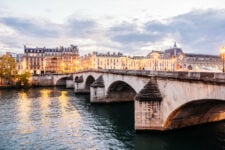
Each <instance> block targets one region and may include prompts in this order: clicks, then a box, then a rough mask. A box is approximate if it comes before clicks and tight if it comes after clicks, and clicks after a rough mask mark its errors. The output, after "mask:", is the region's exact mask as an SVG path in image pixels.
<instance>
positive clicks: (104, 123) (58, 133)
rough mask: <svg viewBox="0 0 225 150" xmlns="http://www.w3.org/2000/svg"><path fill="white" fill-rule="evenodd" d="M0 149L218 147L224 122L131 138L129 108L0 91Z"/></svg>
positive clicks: (47, 92)
mask: <svg viewBox="0 0 225 150" xmlns="http://www.w3.org/2000/svg"><path fill="white" fill-rule="evenodd" d="M0 93H1V97H0V149H156V150H180V149H182V150H186V149H192V150H199V149H204V150H207V149H208V150H210V149H223V148H224V147H223V146H224V145H225V141H224V139H225V130H224V129H225V122H221V123H216V124H213V125H209V126H203V127H196V128H191V129H186V130H178V131H175V132H169V133H163V134H156V133H153V134H152V133H147V134H135V132H134V127H133V125H134V104H133V103H120V104H108V105H91V104H90V101H89V100H90V99H89V97H88V96H85V95H80V96H79V95H78V96H77V95H76V96H75V95H74V93H73V91H72V90H71V91H70V90H67V89H63V88H40V89H38V88H37V89H30V90H28V91H16V90H12V91H0Z"/></svg>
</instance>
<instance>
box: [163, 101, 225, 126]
mask: <svg viewBox="0 0 225 150" xmlns="http://www.w3.org/2000/svg"><path fill="white" fill-rule="evenodd" d="M224 119H225V101H224V100H219V99H216V100H215V99H202V100H194V101H190V102H187V103H185V104H183V105H181V106H180V107H178V108H177V109H175V110H174V111H172V112H171V113H170V115H169V117H168V118H167V120H166V122H165V124H164V128H165V129H175V128H182V127H187V126H192V125H198V124H203V123H208V122H215V121H221V120H224Z"/></svg>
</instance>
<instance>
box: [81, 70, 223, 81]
mask: <svg viewBox="0 0 225 150" xmlns="http://www.w3.org/2000/svg"><path fill="white" fill-rule="evenodd" d="M84 72H97V73H110V74H118V75H130V76H141V77H159V78H170V79H180V80H190V81H191V80H194V81H196V80H197V81H204V82H207V81H208V82H215V83H224V84H225V73H218V72H180V71H179V72H171V71H153V70H114V69H91V70H85V71H81V72H77V73H84Z"/></svg>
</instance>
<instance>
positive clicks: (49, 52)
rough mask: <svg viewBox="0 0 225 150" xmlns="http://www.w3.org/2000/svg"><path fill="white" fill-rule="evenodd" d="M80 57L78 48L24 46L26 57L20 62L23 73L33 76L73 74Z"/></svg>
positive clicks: (72, 46)
mask: <svg viewBox="0 0 225 150" xmlns="http://www.w3.org/2000/svg"><path fill="white" fill-rule="evenodd" d="M78 57H79V50H78V48H77V46H74V45H71V46H70V47H68V48H64V47H62V46H61V47H59V48H46V47H43V48H38V47H36V48H28V47H26V46H24V56H23V58H22V61H21V62H20V63H21V64H22V65H21V66H23V67H22V69H23V71H30V72H31V73H33V74H46V73H72V72H74V71H75V68H76V64H75V61H76V60H77V59H78Z"/></svg>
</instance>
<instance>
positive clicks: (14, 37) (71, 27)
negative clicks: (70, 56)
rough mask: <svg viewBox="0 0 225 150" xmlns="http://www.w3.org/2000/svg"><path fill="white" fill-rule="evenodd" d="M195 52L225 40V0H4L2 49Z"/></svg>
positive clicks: (212, 50)
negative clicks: (178, 49)
mask: <svg viewBox="0 0 225 150" xmlns="http://www.w3.org/2000/svg"><path fill="white" fill-rule="evenodd" d="M175 41H176V42H177V44H178V46H179V47H181V48H182V49H183V51H184V52H189V53H204V54H218V53H219V48H220V47H221V46H223V45H225V0H188V1H187V0H158V1H156V0H154V1H153V0H0V52H6V51H11V52H23V45H27V46H29V47H36V46H38V47H44V46H46V47H58V46H60V45H62V46H65V47H67V46H69V45H70V44H74V45H77V46H78V47H79V49H80V53H81V54H86V53H88V52H92V51H99V52H107V51H115V52H118V51H120V52H123V53H125V54H130V55H147V54H148V53H149V52H150V51H151V50H164V49H166V48H169V47H171V46H173V43H174V42H175Z"/></svg>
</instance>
